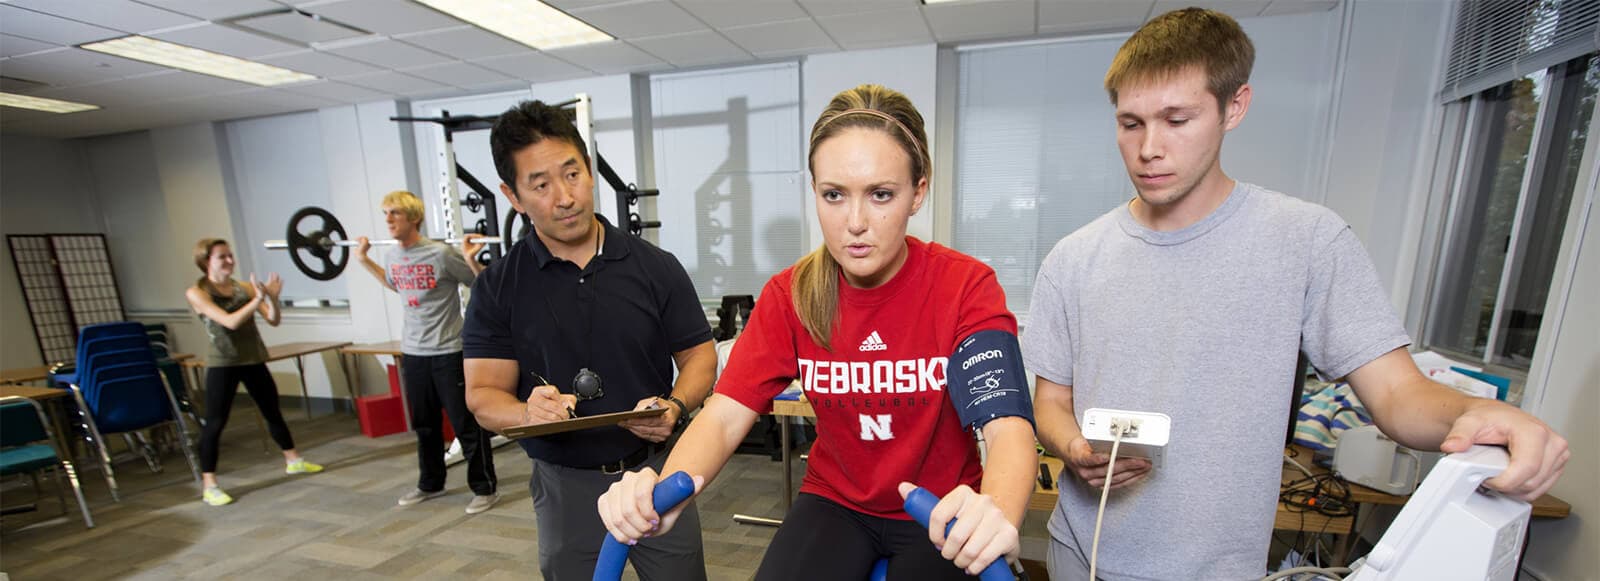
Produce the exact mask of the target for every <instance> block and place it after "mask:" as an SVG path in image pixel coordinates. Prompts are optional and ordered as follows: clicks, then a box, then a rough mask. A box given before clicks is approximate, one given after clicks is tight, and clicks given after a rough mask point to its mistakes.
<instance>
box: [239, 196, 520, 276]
mask: <svg viewBox="0 0 1600 581" xmlns="http://www.w3.org/2000/svg"><path fill="white" fill-rule="evenodd" d="M313 216H315V217H316V218H318V219H320V220H321V221H322V224H321V226H320V227H318V228H315V229H307V227H308V226H310V224H309V223H305V224H302V222H307V220H308V219H310V218H311V217H313ZM524 220H526V218H524ZM285 236H287V239H285V240H268V241H266V242H265V243H264V244H262V246H263V247H265V248H266V249H267V250H288V251H289V259H290V260H292V261H294V266H295V268H298V269H300V272H302V273H305V275H306V276H309V277H311V278H313V279H316V280H333V279H335V278H338V276H339V275H340V274H342V273H343V272H344V268H345V266H346V265H347V264H348V263H349V262H350V251H349V250H348V249H349V248H351V247H355V246H360V245H361V242H360V241H357V240H351V239H350V236H349V234H347V233H345V230H344V225H343V224H340V223H339V219H338V218H336V217H334V215H333V213H332V212H329V211H327V210H324V209H322V208H318V207H316V206H306V207H304V208H300V209H299V210H298V211H296V212H295V213H294V215H292V216H290V217H289V229H288V233H287V234H286V235H285ZM464 240H465V239H464V238H446V239H443V240H442V242H444V243H446V244H452V245H454V244H460V243H462V242H463V241H464ZM475 242H478V243H481V244H507V241H506V239H505V238H501V237H498V236H486V237H482V238H478V239H477V240H475ZM369 243H370V244H371V245H373V246H394V245H398V244H399V243H400V241H399V240H371V241H369ZM302 251H304V253H305V254H306V255H309V258H308V257H306V256H302ZM336 251H337V252H336ZM335 254H337V255H338V257H337V258H335V257H334V255H335ZM492 256H493V255H489V254H488V253H486V252H485V253H481V254H479V256H477V257H476V260H478V261H479V262H480V263H484V262H485V261H484V258H485V257H491V258H492Z"/></svg>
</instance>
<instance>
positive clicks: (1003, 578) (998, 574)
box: [594, 471, 1016, 581]
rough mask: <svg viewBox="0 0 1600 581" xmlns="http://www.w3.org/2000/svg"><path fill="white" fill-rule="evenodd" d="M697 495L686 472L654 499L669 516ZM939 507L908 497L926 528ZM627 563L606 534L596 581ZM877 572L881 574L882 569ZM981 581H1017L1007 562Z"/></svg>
mask: <svg viewBox="0 0 1600 581" xmlns="http://www.w3.org/2000/svg"><path fill="white" fill-rule="evenodd" d="M693 494H694V479H692V478H690V477H689V474H688V473H686V472H683V471H678V472H674V473H673V474H672V475H671V476H668V477H667V478H666V479H665V480H662V481H661V482H659V483H656V487H655V491H654V493H653V498H652V502H653V505H654V506H655V509H656V514H666V512H667V511H670V510H672V508H673V507H676V506H678V504H679V503H682V502H683V501H685V500H688V498H689V497H690V496H691V495H693ZM937 504H939V497H937V496H934V495H933V493H931V492H928V491H927V490H926V489H924V488H921V487H918V488H917V489H916V490H912V491H911V494H908V495H906V502H905V509H906V513H907V514H910V515H911V518H912V519H914V520H916V521H917V523H918V524H921V525H922V526H924V527H926V526H928V519H929V518H930V516H931V515H932V513H933V507H934V506H935V505H937ZM955 524H956V521H955V520H954V519H951V520H950V523H949V524H947V525H945V528H944V530H945V533H946V534H949V532H950V528H951V527H953V526H955ZM627 561H628V545H624V544H622V543H619V542H617V539H616V538H615V537H612V536H611V535H610V534H609V533H608V534H606V538H605V541H603V542H602V543H601V545H600V559H599V561H598V562H597V563H595V568H594V581H615V580H617V579H621V578H622V567H623V565H625V564H626V563H627ZM875 569H879V570H881V569H882V568H875ZM978 578H979V579H982V580H983V581H1014V579H1016V577H1014V576H1013V575H1012V574H1011V570H1010V569H1008V568H1007V567H1006V562H1005V559H1003V558H1002V559H996V560H995V561H994V562H993V563H989V566H988V567H987V568H985V569H984V570H983V573H981V574H979V575H978Z"/></svg>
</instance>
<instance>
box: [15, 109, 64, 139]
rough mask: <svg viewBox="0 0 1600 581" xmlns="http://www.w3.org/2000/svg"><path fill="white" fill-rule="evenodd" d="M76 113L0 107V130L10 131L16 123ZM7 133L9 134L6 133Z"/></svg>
mask: <svg viewBox="0 0 1600 581" xmlns="http://www.w3.org/2000/svg"><path fill="white" fill-rule="evenodd" d="M75 114H76V113H50V112H47V111H34V110H32V109H18V108H15V107H0V129H10V128H11V127H12V124H13V123H16V122H18V121H31V120H34V119H45V118H49V117H55V116H56V115H75ZM7 133H10V132H9V131H7Z"/></svg>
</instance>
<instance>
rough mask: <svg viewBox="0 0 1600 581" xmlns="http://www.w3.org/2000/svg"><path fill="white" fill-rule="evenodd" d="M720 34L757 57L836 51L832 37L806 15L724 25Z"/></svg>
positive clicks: (837, 48) (836, 46)
mask: <svg viewBox="0 0 1600 581" xmlns="http://www.w3.org/2000/svg"><path fill="white" fill-rule="evenodd" d="M722 35H723V36H726V37H728V39H729V40H732V41H733V42H735V43H737V44H738V45H739V46H742V47H744V49H745V50H748V51H750V54H753V55H756V56H758V57H761V58H773V57H780V56H793V55H800V54H812V53H817V52H829V51H835V50H839V46H838V45H836V44H834V43H833V39H831V38H828V35H827V33H824V32H822V27H819V26H817V23H816V21H814V20H811V19H810V18H803V19H800V20H790V21H788V22H772V23H767V24H757V25H755V26H741V27H738V28H727V29H724V30H723V31H722Z"/></svg>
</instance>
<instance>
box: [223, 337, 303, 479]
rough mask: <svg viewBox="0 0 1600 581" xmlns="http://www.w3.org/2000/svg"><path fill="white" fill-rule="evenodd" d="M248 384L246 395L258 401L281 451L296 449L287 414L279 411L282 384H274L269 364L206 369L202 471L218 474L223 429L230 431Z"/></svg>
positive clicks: (262, 414)
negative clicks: (236, 405)
mask: <svg viewBox="0 0 1600 581" xmlns="http://www.w3.org/2000/svg"><path fill="white" fill-rule="evenodd" d="M239 382H244V391H245V393H248V394H250V399H252V400H255V402H256V409H259V410H261V418H262V419H265V420H267V432H269V433H271V434H272V441H274V442H277V443H278V447H279V448H283V449H285V450H293V449H294V438H293V437H292V436H290V435H289V424H286V423H284V422H283V412H282V411H281V410H279V409H278V384H277V383H275V382H273V381H272V372H271V371H267V364H265V363H257V364H255V365H236V366H231V367H208V368H206V426H205V429H203V430H201V431H200V471H201V472H216V471H217V446H218V444H219V443H221V441H222V429H223V428H226V427H228V414H229V413H230V412H232V411H233V394H234V393H235V392H236V391H237V390H238V388H239Z"/></svg>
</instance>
